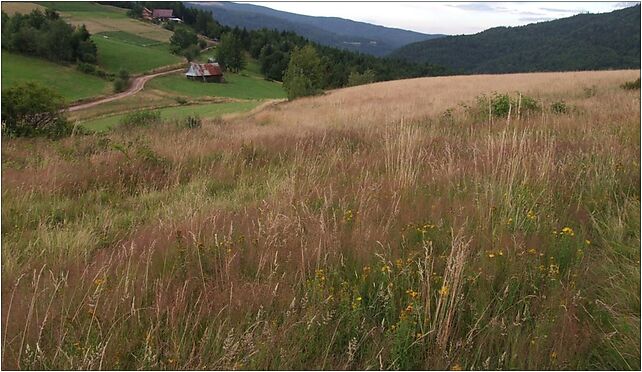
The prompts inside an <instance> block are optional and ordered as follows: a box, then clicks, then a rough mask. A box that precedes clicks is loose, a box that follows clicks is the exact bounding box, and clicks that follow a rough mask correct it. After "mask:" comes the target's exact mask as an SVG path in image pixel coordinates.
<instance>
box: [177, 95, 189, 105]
mask: <svg viewBox="0 0 642 372" xmlns="http://www.w3.org/2000/svg"><path fill="white" fill-rule="evenodd" d="M174 99H175V100H176V103H178V104H179V105H185V104H187V99H186V98H185V97H175V98H174Z"/></svg>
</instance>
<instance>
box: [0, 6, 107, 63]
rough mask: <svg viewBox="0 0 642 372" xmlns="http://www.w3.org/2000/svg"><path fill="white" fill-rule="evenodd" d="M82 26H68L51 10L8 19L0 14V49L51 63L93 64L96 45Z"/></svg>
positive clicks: (5, 15)
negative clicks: (0, 41)
mask: <svg viewBox="0 0 642 372" xmlns="http://www.w3.org/2000/svg"><path fill="white" fill-rule="evenodd" d="M90 36H91V35H90V34H89V32H87V29H86V28H85V26H84V25H81V26H79V27H76V26H72V25H70V24H68V23H67V22H65V21H63V20H62V19H61V18H60V16H59V15H58V13H56V12H54V11H53V10H51V9H47V10H46V11H44V12H41V11H40V10H34V11H32V12H31V13H29V14H20V13H18V14H16V15H14V16H13V17H9V16H8V15H7V14H6V13H5V12H2V48H3V49H6V50H8V51H11V52H16V53H21V54H26V55H30V56H35V57H40V58H44V59H48V60H50V61H53V62H58V63H61V62H63V63H64V62H68V63H75V62H87V63H95V62H96V45H95V44H94V43H93V41H91V39H90Z"/></svg>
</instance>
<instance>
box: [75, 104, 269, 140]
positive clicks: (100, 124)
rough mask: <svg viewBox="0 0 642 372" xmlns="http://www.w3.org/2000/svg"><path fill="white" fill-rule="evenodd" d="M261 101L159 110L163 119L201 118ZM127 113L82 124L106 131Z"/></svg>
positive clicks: (240, 108)
mask: <svg viewBox="0 0 642 372" xmlns="http://www.w3.org/2000/svg"><path fill="white" fill-rule="evenodd" d="M259 103H260V102H259V101H249V102H230V103H210V104H200V105H186V106H177V107H166V108H160V109H157V110H155V111H159V112H160V114H161V118H162V119H163V120H180V119H183V118H186V117H188V116H194V115H196V116H199V117H201V118H214V117H219V116H221V115H224V114H229V113H240V112H245V111H249V110H251V109H253V108H255V107H256V106H258V105H259ZM125 115H126V114H124V113H123V114H115V115H110V116H106V117H101V118H95V119H90V120H86V121H82V126H83V127H85V128H87V129H90V130H93V131H99V132H102V131H106V130H109V129H111V128H115V127H117V126H118V125H119V124H120V123H121V121H122V119H123V118H124V117H125Z"/></svg>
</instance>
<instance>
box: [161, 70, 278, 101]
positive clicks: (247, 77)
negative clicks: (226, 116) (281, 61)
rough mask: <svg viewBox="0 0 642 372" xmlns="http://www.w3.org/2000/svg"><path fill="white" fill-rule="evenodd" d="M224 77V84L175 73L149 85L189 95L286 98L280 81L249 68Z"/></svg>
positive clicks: (169, 91)
mask: <svg viewBox="0 0 642 372" xmlns="http://www.w3.org/2000/svg"><path fill="white" fill-rule="evenodd" d="M224 77H225V80H226V83H224V84H214V83H211V84H207V83H202V82H198V81H191V80H187V79H186V78H185V76H184V75H183V74H173V75H167V76H161V77H159V78H156V79H154V80H152V81H150V82H149V87H150V88H153V89H158V90H161V91H164V92H168V93H172V94H179V95H184V96H188V97H208V96H209V97H230V98H238V99H264V98H285V91H284V90H283V87H282V86H281V84H280V83H276V82H271V81H267V80H265V79H263V78H262V77H260V76H258V75H256V74H254V73H252V72H250V71H248V70H245V71H244V72H242V73H240V74H233V73H225V75H224Z"/></svg>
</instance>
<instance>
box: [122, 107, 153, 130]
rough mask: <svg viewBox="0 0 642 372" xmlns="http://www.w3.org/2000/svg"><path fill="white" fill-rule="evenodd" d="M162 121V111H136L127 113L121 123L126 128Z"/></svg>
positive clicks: (145, 125)
mask: <svg viewBox="0 0 642 372" xmlns="http://www.w3.org/2000/svg"><path fill="white" fill-rule="evenodd" d="M160 122H161V114H160V111H150V110H143V111H136V112H130V113H129V114H127V115H125V117H123V119H122V120H121V121H120V124H121V125H122V126H123V127H125V128H133V127H147V126H150V125H153V124H159V123H160Z"/></svg>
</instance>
